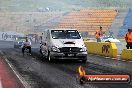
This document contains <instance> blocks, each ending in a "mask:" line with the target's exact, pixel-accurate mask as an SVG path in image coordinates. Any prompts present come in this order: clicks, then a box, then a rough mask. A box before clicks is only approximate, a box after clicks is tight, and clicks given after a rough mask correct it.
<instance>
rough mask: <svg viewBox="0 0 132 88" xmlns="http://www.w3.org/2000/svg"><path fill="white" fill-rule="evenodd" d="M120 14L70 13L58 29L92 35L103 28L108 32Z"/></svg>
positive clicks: (83, 11) (90, 11)
mask: <svg viewBox="0 0 132 88" xmlns="http://www.w3.org/2000/svg"><path fill="white" fill-rule="evenodd" d="M117 14H118V12H117V11H116V10H87V9H84V10H80V11H73V12H70V13H69V14H68V15H66V16H64V19H63V20H62V21H60V23H59V24H58V26H57V28H76V29H78V30H79V31H82V32H83V31H85V32H89V34H90V35H93V34H94V33H95V30H97V29H98V28H99V26H102V27H103V29H104V31H106V30H108V28H109V27H110V26H111V24H112V22H113V21H114V19H115V17H116V15H117Z"/></svg>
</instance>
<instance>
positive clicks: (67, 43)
mask: <svg viewBox="0 0 132 88" xmlns="http://www.w3.org/2000/svg"><path fill="white" fill-rule="evenodd" d="M52 44H53V46H56V47H58V48H59V47H84V46H85V45H84V42H83V40H82V39H53V40H52Z"/></svg>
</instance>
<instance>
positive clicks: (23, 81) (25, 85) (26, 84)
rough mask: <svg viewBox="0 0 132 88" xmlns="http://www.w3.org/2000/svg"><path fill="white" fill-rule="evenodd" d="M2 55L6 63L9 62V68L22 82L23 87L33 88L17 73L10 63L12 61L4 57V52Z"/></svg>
mask: <svg viewBox="0 0 132 88" xmlns="http://www.w3.org/2000/svg"><path fill="white" fill-rule="evenodd" d="M0 53H1V54H2V55H3V57H4V59H5V61H6V62H7V64H8V65H9V67H10V68H11V69H12V71H13V72H14V74H15V75H16V76H17V78H18V79H19V80H20V82H21V83H22V85H23V86H24V88H31V86H29V84H28V83H27V82H26V81H25V80H24V78H23V77H22V76H21V75H20V74H19V73H18V72H17V71H16V69H15V68H14V66H13V65H12V64H11V63H10V61H9V60H8V59H7V57H6V56H5V55H4V53H3V52H2V51H0ZM0 88H1V87H0Z"/></svg>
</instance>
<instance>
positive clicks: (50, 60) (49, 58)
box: [47, 51, 52, 62]
mask: <svg viewBox="0 0 132 88" xmlns="http://www.w3.org/2000/svg"><path fill="white" fill-rule="evenodd" d="M47 59H48V61H49V62H52V59H51V55H50V51H48V58H47Z"/></svg>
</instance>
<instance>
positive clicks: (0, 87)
mask: <svg viewBox="0 0 132 88" xmlns="http://www.w3.org/2000/svg"><path fill="white" fill-rule="evenodd" d="M0 88H3V87H2V82H1V80H0Z"/></svg>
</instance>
